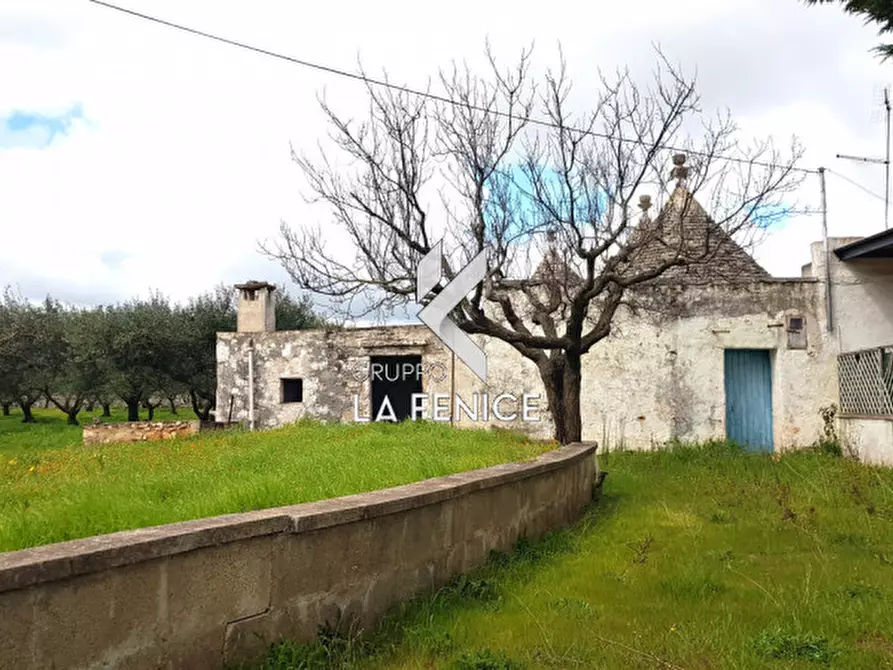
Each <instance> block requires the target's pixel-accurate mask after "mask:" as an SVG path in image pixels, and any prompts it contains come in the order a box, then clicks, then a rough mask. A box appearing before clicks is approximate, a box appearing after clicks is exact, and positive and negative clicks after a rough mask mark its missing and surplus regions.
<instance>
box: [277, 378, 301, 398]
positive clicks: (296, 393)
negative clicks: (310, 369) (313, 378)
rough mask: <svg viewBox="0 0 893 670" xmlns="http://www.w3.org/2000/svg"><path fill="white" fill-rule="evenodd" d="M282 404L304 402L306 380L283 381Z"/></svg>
mask: <svg viewBox="0 0 893 670" xmlns="http://www.w3.org/2000/svg"><path fill="white" fill-rule="evenodd" d="M281 381H282V402H283V403H286V402H304V380H303V379H283V380H281Z"/></svg>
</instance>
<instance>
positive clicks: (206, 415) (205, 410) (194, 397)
mask: <svg viewBox="0 0 893 670" xmlns="http://www.w3.org/2000/svg"><path fill="white" fill-rule="evenodd" d="M189 399H190V400H191V401H192V411H193V412H195V415H196V416H197V417H198V418H199V419H200V420H201V421H207V420H208V419H210V418H211V410H212V409H214V403H212V402H207V401H206V404H205V406H204V407H202V405H201V403H200V402H199V397H198V394H197V393H196V392H195V391H193V390H192V389H190V390H189Z"/></svg>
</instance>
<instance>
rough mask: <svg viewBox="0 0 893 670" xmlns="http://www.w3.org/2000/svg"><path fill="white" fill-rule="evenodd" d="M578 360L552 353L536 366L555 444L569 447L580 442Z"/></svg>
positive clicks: (567, 354) (579, 375)
mask: <svg viewBox="0 0 893 670" xmlns="http://www.w3.org/2000/svg"><path fill="white" fill-rule="evenodd" d="M581 362H582V361H581V356H580V355H579V354H575V353H559V352H555V353H553V354H552V356H551V357H549V358H548V359H547V360H546V361H545V362H544V363H542V364H541V365H540V377H541V378H542V380H543V385H544V386H545V387H546V399H547V401H548V403H549V413H550V414H551V415H552V422H553V423H554V424H555V434H554V436H555V441H556V442H558V443H559V444H570V443H571V442H579V441H580V440H581V439H583V419H582V415H581V413H580V382H581V380H582V375H581Z"/></svg>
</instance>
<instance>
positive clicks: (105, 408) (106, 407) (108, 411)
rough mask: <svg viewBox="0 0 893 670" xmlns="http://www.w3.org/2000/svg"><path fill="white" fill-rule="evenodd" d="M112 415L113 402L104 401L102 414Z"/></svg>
mask: <svg viewBox="0 0 893 670" xmlns="http://www.w3.org/2000/svg"><path fill="white" fill-rule="evenodd" d="M111 415H112V405H111V403H108V402H104V403H102V416H103V417H110V416H111Z"/></svg>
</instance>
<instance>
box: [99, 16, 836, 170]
mask: <svg viewBox="0 0 893 670" xmlns="http://www.w3.org/2000/svg"><path fill="white" fill-rule="evenodd" d="M89 2H92V3H93V4H94V5H100V6H102V7H105V8H107V9H113V10H115V11H117V12H121V13H123V14H128V15H130V16H134V17H136V18H140V19H144V20H146V21H150V22H152V23H157V24H159V25H163V26H166V27H168V28H174V29H176V30H181V31H183V32H187V33H190V34H192V35H198V36H199V37H205V38H207V39H210V40H214V41H216V42H221V43H223V44H229V45H230V46H234V47H238V48H240V49H247V50H248V51H253V52H255V53H259V54H263V55H265V56H270V57H272V58H278V59H280V60H284V61H288V62H289V63H294V64H296V65H301V66H302V67H307V68H311V69H313V70H319V71H321V72H327V73H329V74H334V75H338V76H339V77H347V78H349V79H355V80H358V81H362V82H365V83H366V84H373V85H375V86H381V87H383V88H389V89H393V90H397V91H401V92H403V93H408V94H410V95H415V96H419V97H422V98H427V99H429V100H435V101H437V102H443V103H446V104H449V105H454V106H460V105H461V106H463V107H467V108H469V109H473V110H475V111H478V112H485V113H489V114H494V115H496V116H501V117H505V118H510V119H514V120H516V121H524V122H525V123H530V124H532V125H536V126H544V127H547V128H559V129H561V126H559V125H557V124H555V123H552V122H551V121H544V120H543V119H536V118H532V117H521V116H514V115H512V114H509V113H508V112H501V111H499V110H488V109H486V108H483V107H478V106H476V105H471V104H466V103H460V102H457V101H456V100H452V99H450V98H447V97H446V96H442V95H438V94H436V93H430V92H428V91H420V90H417V89H413V88H409V87H408V86H400V85H398V84H392V83H390V82H388V81H383V80H380V79H374V78H372V77H367V76H366V75H363V74H356V73H354V72H347V71H346V70H340V69H338V68H336V67H332V66H329V65H322V64H320V63H314V62H311V61H307V60H302V59H300V58H294V57H293V56H287V55H285V54H281V53H278V52H276V51H269V50H268V49H262V48H260V47H256V46H253V45H251V44H246V43H244V42H237V41H236V40H231V39H228V38H226V37H220V36H219V35H214V34H212V33H207V32H204V31H202V30H198V29H196V28H190V27H189V26H184V25H182V24H179V23H173V22H172V21H166V20H164V19H160V18H158V17H155V16H150V15H148V14H142V13H140V12H137V11H134V10H132V9H126V8H124V7H119V6H118V5H113V4H111V3H108V2H103V1H102V0H89ZM563 129H564V130H570V131H573V132H577V133H581V134H583V135H591V136H593V137H598V138H601V139H606V140H611V141H617V142H621V143H629V144H636V145H639V146H649V145H648V143H647V142H643V141H642V140H634V139H626V138H622V137H614V136H612V135H608V134H607V133H599V132H595V131H592V130H583V129H580V128H572V127H569V126H565V127H564V128H563ZM660 148H661V149H669V150H671V151H678V152H680V153H686V154H688V155H692V156H701V157H706V158H710V159H716V160H724V161H730V162H733V163H743V164H745V165H756V166H759V167H767V168H784V167H787V166H784V165H778V164H776V163H769V162H764V161H756V160H753V161H751V160H747V159H746V158H736V157H734V156H723V155H720V154H715V155H714V154H708V153H705V152H703V151H693V150H690V149H680V148H678V147H672V146H667V145H663V146H661V147H660ZM790 169H791V170H792V171H796V172H803V173H806V174H818V171H817V170H814V169H810V168H802V167H791V168H790Z"/></svg>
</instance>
